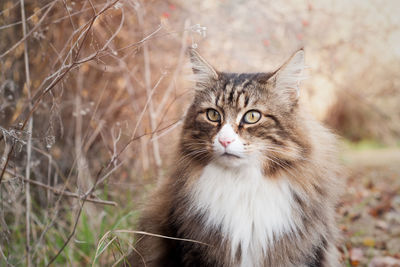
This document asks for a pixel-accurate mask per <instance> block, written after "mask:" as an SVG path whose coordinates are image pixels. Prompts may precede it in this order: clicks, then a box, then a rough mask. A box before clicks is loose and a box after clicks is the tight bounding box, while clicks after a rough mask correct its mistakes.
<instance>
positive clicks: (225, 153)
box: [221, 152, 240, 159]
mask: <svg viewBox="0 0 400 267" xmlns="http://www.w3.org/2000/svg"><path fill="white" fill-rule="evenodd" d="M221 157H226V158H237V159H240V157H239V156H238V155H235V154H231V153H228V152H224V154H222V155H221Z"/></svg>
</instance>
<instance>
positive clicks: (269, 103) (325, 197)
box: [131, 51, 340, 267]
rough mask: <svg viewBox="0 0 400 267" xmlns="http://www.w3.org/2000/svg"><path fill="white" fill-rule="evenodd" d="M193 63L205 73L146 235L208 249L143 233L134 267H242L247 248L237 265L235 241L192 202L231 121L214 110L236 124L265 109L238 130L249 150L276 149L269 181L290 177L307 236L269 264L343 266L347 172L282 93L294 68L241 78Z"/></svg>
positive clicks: (290, 240)
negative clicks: (341, 222)
mask: <svg viewBox="0 0 400 267" xmlns="http://www.w3.org/2000/svg"><path fill="white" fill-rule="evenodd" d="M191 59H192V62H193V70H194V73H195V74H201V75H202V76H201V77H200V78H197V83H196V94H195V97H194V100H193V103H192V105H191V106H190V108H189V110H188V112H187V115H186V119H185V123H184V126H183V129H182V134H181V141H180V145H179V152H178V155H177V160H176V164H175V165H174V171H173V173H172V175H171V176H170V177H169V178H168V179H167V180H165V181H164V182H163V183H162V184H161V185H160V186H159V188H158V189H157V190H156V191H155V192H154V193H153V194H152V195H151V196H150V198H149V202H148V203H147V204H146V205H145V209H144V211H143V214H142V216H141V220H140V224H139V230H142V231H146V232H149V233H154V234H160V235H164V236H168V237H173V238H181V239H191V240H196V241H199V242H202V243H204V244H199V243H194V242H191V241H182V240H171V239H167V238H159V237H151V236H147V235H138V236H137V237H136V243H135V249H136V252H133V253H132V257H131V263H132V266H237V265H238V264H239V262H240V258H241V255H240V250H239V252H238V253H237V255H233V256H234V257H233V258H234V259H235V260H234V261H232V260H231V259H232V255H230V253H231V252H230V246H229V240H228V241H227V240H226V239H224V238H223V237H222V236H221V232H220V230H219V229H218V228H215V229H212V230H205V227H204V224H203V221H204V217H205V216H207V215H206V214H204V213H201V212H195V211H193V209H191V204H190V202H191V199H190V193H189V192H190V190H192V187H193V186H195V184H196V180H197V179H199V177H200V175H201V173H202V170H203V168H204V166H206V165H207V164H208V163H209V162H211V161H212V160H213V151H212V145H211V140H213V139H214V136H215V135H216V134H217V133H218V131H219V130H220V129H221V127H222V126H223V123H224V122H210V121H209V120H207V117H206V111H207V109H208V108H210V107H211V108H214V109H216V110H217V111H219V112H220V113H221V114H223V116H224V118H225V119H226V120H228V119H231V121H232V120H234V118H235V117H236V116H237V114H238V113H240V112H241V111H243V110H249V108H250V109H254V110H259V111H260V112H261V113H262V118H261V120H260V121H259V122H258V123H256V124H254V125H253V124H248V125H246V124H243V123H242V122H238V123H236V124H235V125H236V128H235V131H236V132H237V134H238V135H240V137H241V138H242V140H244V142H245V146H246V147H255V148H257V149H260V147H262V146H263V145H268V147H270V148H272V149H270V150H263V151H262V153H263V154H262V155H263V156H265V158H264V159H263V174H264V176H265V179H281V177H283V176H285V177H288V178H289V180H290V185H291V187H290V188H291V192H292V196H293V199H294V205H293V207H292V209H293V220H294V222H295V225H296V226H297V227H298V229H299V231H298V232H297V233H296V234H294V233H286V234H285V235H283V236H281V237H279V238H276V240H275V241H274V243H273V246H270V247H269V249H268V251H267V252H266V254H265V255H263V264H262V266H310V267H311V266H313V267H315V266H338V265H339V262H338V253H337V250H336V236H337V230H336V227H335V221H334V213H335V210H334V209H335V204H336V199H337V195H338V188H339V181H338V179H339V177H340V175H339V169H338V165H337V160H336V152H335V138H334V136H333V135H332V134H331V133H330V132H329V131H328V130H326V129H325V128H324V127H322V126H321V125H320V124H319V123H318V122H316V121H315V120H314V119H313V118H311V117H310V116H309V115H308V113H307V112H306V111H305V110H304V108H303V107H302V105H301V103H300V102H299V101H298V98H297V97H296V96H295V93H294V92H292V91H285V90H280V88H277V79H280V78H281V77H280V76H279V75H281V73H282V72H283V71H284V70H282V69H284V68H285V66H286V64H289V63H285V64H284V65H283V67H281V68H280V69H279V70H278V71H275V72H273V73H257V74H234V73H222V72H217V71H215V70H214V69H213V68H212V67H211V66H210V65H209V64H208V63H206V62H205V61H204V60H203V59H202V58H201V57H200V56H199V55H198V54H197V53H196V52H194V51H191ZM288 62H290V60H289V61H288ZM238 186H240V184H238ZM265 212H266V213H268V210H265ZM139 254H140V256H141V257H143V259H144V261H145V264H143V259H142V258H141V257H140V256H139Z"/></svg>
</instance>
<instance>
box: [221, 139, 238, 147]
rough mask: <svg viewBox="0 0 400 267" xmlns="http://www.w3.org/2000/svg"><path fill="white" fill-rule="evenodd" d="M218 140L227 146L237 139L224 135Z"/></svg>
mask: <svg viewBox="0 0 400 267" xmlns="http://www.w3.org/2000/svg"><path fill="white" fill-rule="evenodd" d="M218 141H219V142H220V144H221V145H222V146H223V147H227V146H229V144H230V143H232V142H233V141H235V139H234V138H231V137H222V136H220V137H219V138H218Z"/></svg>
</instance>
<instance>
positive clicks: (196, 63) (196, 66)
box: [188, 48, 218, 85]
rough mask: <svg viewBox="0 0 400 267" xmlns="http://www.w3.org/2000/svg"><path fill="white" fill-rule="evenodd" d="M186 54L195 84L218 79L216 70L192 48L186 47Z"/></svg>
mask: <svg viewBox="0 0 400 267" xmlns="http://www.w3.org/2000/svg"><path fill="white" fill-rule="evenodd" d="M188 54H189V57H190V62H191V66H192V70H193V74H194V75H193V77H192V80H194V81H195V82H196V83H197V84H200V85H201V84H203V85H205V84H208V83H209V82H210V81H212V80H217V79H218V72H217V71H216V70H215V69H214V68H213V67H212V66H211V65H210V64H209V63H208V62H207V61H206V60H205V59H204V58H202V57H201V56H200V54H199V53H198V52H197V51H196V50H194V49H193V48H188Z"/></svg>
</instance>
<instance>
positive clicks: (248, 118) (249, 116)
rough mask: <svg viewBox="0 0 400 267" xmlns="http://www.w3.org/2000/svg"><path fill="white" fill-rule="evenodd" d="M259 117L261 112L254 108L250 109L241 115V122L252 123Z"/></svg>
mask: <svg viewBox="0 0 400 267" xmlns="http://www.w3.org/2000/svg"><path fill="white" fill-rule="evenodd" d="M260 119H261V113H260V112H258V111H256V110H250V111H248V112H246V114H244V116H243V122H245V123H248V124H253V123H256V122H258V121H259V120H260Z"/></svg>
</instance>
